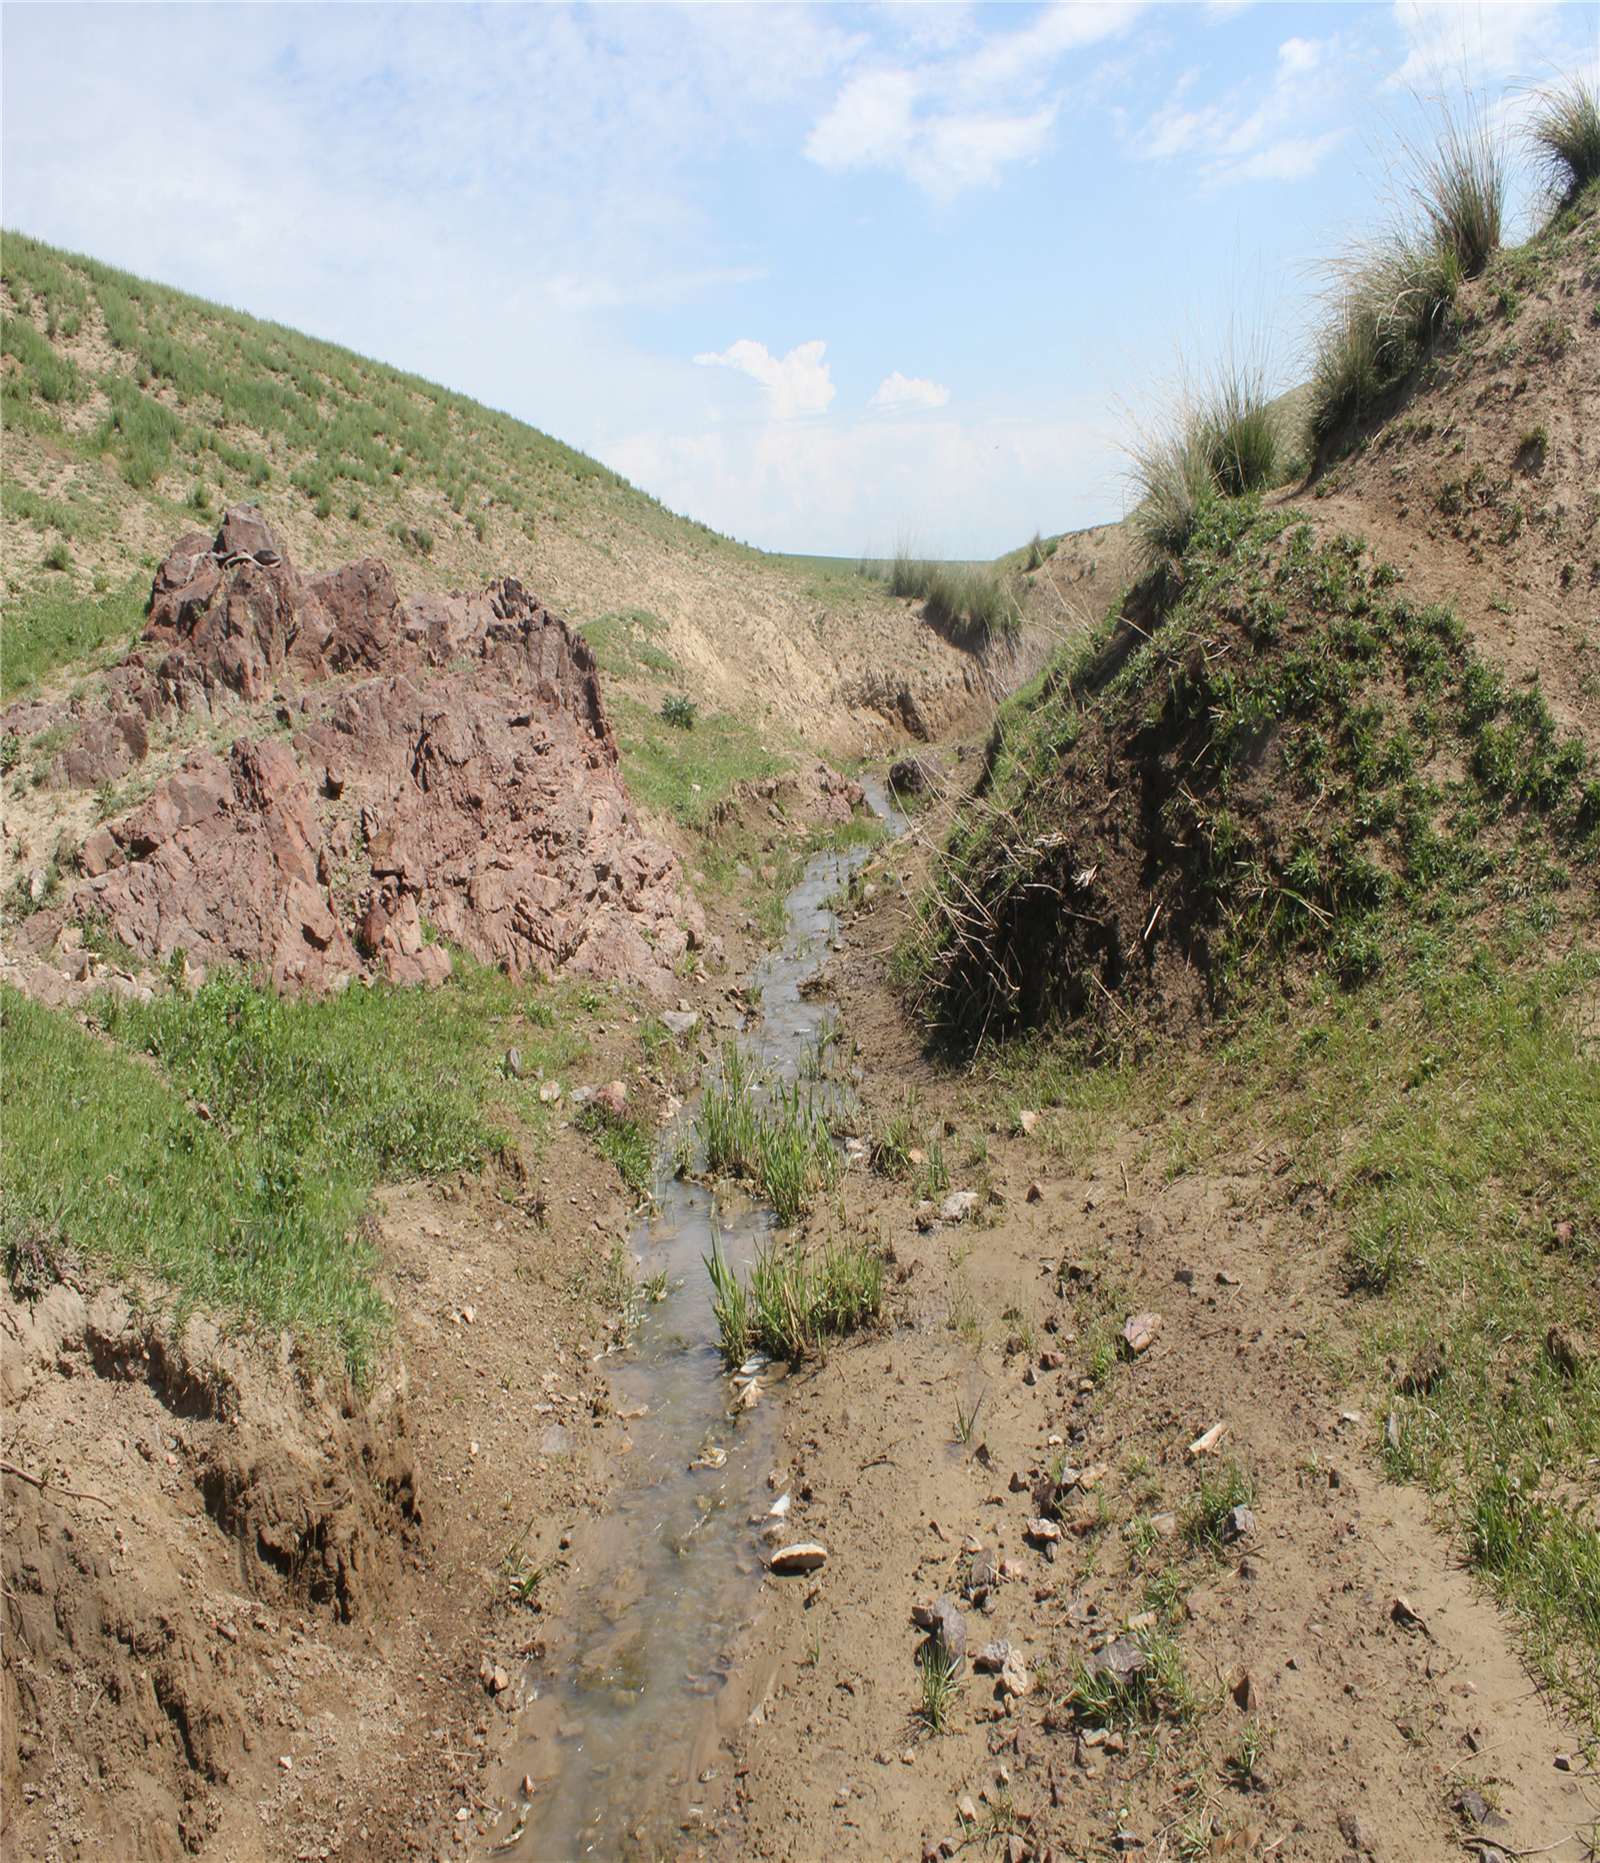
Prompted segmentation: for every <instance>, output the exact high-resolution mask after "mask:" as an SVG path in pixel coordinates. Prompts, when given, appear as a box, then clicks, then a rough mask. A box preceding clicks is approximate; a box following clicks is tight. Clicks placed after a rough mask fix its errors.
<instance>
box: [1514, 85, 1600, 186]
mask: <svg viewBox="0 0 1600 1863" xmlns="http://www.w3.org/2000/svg"><path fill="white" fill-rule="evenodd" d="M1527 141H1528V145H1529V148H1530V150H1531V152H1532V154H1533V157H1534V160H1535V161H1536V162H1537V163H1538V165H1539V167H1540V169H1541V170H1542V171H1543V174H1544V179H1545V183H1546V186H1547V187H1548V188H1549V191H1550V193H1551V195H1552V197H1553V198H1554V199H1555V201H1556V203H1557V205H1558V207H1570V206H1571V205H1572V203H1573V202H1574V201H1575V200H1576V199H1577V198H1578V196H1579V195H1580V194H1581V193H1582V192H1583V191H1584V189H1585V188H1586V187H1588V186H1589V185H1590V183H1591V182H1593V181H1600V90H1597V89H1596V87H1595V86H1594V84H1593V83H1591V82H1590V81H1589V80H1588V79H1587V78H1584V77H1583V76H1581V75H1580V74H1579V73H1577V72H1574V73H1572V75H1571V76H1569V77H1567V78H1564V79H1563V80H1562V81H1561V82H1560V83H1558V84H1552V85H1550V86H1548V87H1547V88H1546V89H1544V90H1541V91H1539V92H1538V93H1537V102H1536V104H1535V107H1534V111H1533V114H1532V116H1531V117H1530V119H1529V121H1528V126H1527Z"/></svg>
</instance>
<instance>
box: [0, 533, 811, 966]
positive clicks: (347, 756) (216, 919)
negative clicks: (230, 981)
mask: <svg viewBox="0 0 1600 1863" xmlns="http://www.w3.org/2000/svg"><path fill="white" fill-rule="evenodd" d="M74 703H75V705H76V706H77V707H78V708H79V709H78V710H77V711H76V712H66V711H64V714H63V720H52V722H60V721H64V719H65V717H69V716H70V717H74V718H79V719H81V723H80V726H79V729H78V732H77V735H76V737H75V738H74V739H73V740H72V741H71V743H69V745H68V747H67V749H66V750H65V751H64V752H63V753H62V755H61V757H60V758H59V759H58V760H57V765H56V768H55V770H54V771H53V772H52V780H55V781H57V782H59V783H60V784H62V785H65V786H76V787H84V786H89V785H98V784H100V783H103V782H105V781H108V780H111V778H113V777H114V776H117V775H120V774H122V773H123V772H124V771H125V770H126V769H128V768H130V767H132V765H133V764H134V763H137V762H138V761H140V760H141V759H142V758H143V757H144V756H145V755H146V754H147V751H148V746H149V733H148V724H149V722H150V721H154V720H161V719H166V718H170V717H172V716H174V715H176V714H177V713H180V712H192V711H200V712H203V713H206V714H210V715H213V716H214V715H217V714H219V713H226V712H227V711H229V710H236V711H238V712H239V714H240V725H241V730H240V734H239V735H238V737H237V739H236V741H235V742H234V743H233V746H232V749H231V751H230V752H229V753H228V754H227V755H226V756H220V755H217V754H214V753H212V752H210V751H205V752H201V753H198V754H196V755H194V756H192V757H190V758H189V760H188V761H187V762H186V763H185V764H184V765H183V766H182V767H181V768H180V769H178V770H176V771H174V772H173V773H172V774H170V775H168V776H166V777H165V778H164V779H163V780H162V781H161V782H160V783H158V784H157V785H156V787H155V789H154V791H153V792H152V794H151V795H150V797H149V799H148V801H146V802H145V803H144V804H143V805H142V806H141V807H139V808H137V809H135V810H134V811H133V812H132V813H131V814H129V815H126V816H124V817H123V818H121V819H120V820H117V821H113V822H110V823H108V824H107V825H106V826H104V827H102V828H99V829H97V830H96V831H95V832H94V833H93V834H92V835H91V836H90V837H89V839H88V841H87V842H86V843H85V844H84V847H83V850H82V863H81V864H82V869H83V876H84V877H83V878H82V879H81V881H80V882H79V883H78V884H77V885H76V886H75V887H74V888H73V889H72V890H71V892H70V893H69V894H68V896H67V898H66V900H65V902H64V904H63V905H62V906H61V907H59V908H56V909H54V910H52V911H51V912H48V913H43V914H40V915H39V921H40V922H39V923H38V924H35V923H34V922H33V921H30V922H29V925H28V927H27V932H28V937H29V940H30V942H32V941H36V940H39V939H41V938H48V937H51V936H53V935H54V931H55V929H57V928H58V927H59V924H60V923H61V922H62V921H63V920H64V919H69V918H81V917H84V916H85V915H88V914H93V915H96V916H97V917H98V918H99V919H101V920H103V921H104V922H105V924H106V925H107V926H108V928H109V930H110V931H111V932H112V934H113V935H114V936H116V937H117V938H119V939H120V940H121V941H122V943H123V944H125V945H126V946H128V947H129V949H130V950H132V951H133V952H135V953H137V954H138V955H140V956H142V957H144V958H146V959H148V960H165V959H167V958H170V957H171V956H173V954H174V953H178V952H181V953H183V954H184V956H185V957H186V959H187V960H188V961H189V962H190V964H191V966H198V967H200V968H202V969H203V968H209V967H211V966H213V965H215V964H219V963H237V964H242V965H244V966H246V967H248V968H251V969H254V970H256V971H258V972H259V973H261V974H262V975H263V976H266V977H270V979H271V981H272V982H273V984H274V985H275V986H276V987H277V988H279V989H283V990H296V989H312V990H325V989H330V988H336V987H339V986H340V985H341V984H342V983H344V982H347V981H348V980H349V979H350V978H351V977H353V976H355V975H356V974H357V973H358V972H360V971H362V970H364V969H371V970H375V971H377V972H378V973H380V974H382V975H385V976H387V977H389V978H391V979H393V980H395V981H399V982H406V983H434V982H438V981H439V980H441V979H442V978H443V977H444V976H445V975H447V974H448V972H449V969H450V959H449V956H448V953H447V951H446V949H445V947H444V945H443V944H442V943H439V942H436V941H434V940H432V939H430V937H429V928H430V927H431V928H432V930H433V931H434V932H436V933H437V934H438V936H439V937H440V938H442V939H446V940H449V941H451V942H453V943H456V944H458V945H460V946H462V947H463V948H465V949H466V950H468V951H470V952H471V953H472V954H473V955H474V956H476V957H478V958H481V959H482V960H484V961H485V962H490V963H496V964H501V965H504V966H505V967H507V968H508V969H510V970H511V971H512V972H513V973H519V974H520V973H525V972H537V973H542V974H546V975H548V974H551V973H553V972H555V971H557V970H562V969H572V970H578V971H583V972H587V973H590V974H593V975H596V976H602V977H623V978H629V979H632V980H635V981H638V982H642V983H643V984H645V985H646V987H648V988H651V989H652V990H654V991H656V992H657V993H659V994H662V995H665V994H666V993H667V992H668V991H669V990H670V989H672V988H673V976H672V968H673V966H674V964H675V963H676V962H677V960H678V959H679V958H680V957H681V956H682V955H683V953H684V951H685V949H686V948H688V947H689V946H690V945H691V944H697V943H698V942H699V940H700V938H701V935H702V932H703V920H702V918H701V914H700V911H699V908H698V906H696V905H695V903H694V902H693V900H692V899H690V898H688V897H687V896H686V895H685V894H684V892H683V891H682V886H681V878H682V876H681V873H680V871H679V867H678V862H677V858H676V856H675V855H674V854H673V853H672V851H671V850H670V849H669V848H667V847H665V846H663V845H662V844H661V843H659V842H657V841H654V840H652V839H650V838H649V837H648V836H647V835H645V834H644V832H643V831H642V829H641V827H640V825H639V823H638V820H637V817H636V816H635V814H634V810H633V807H632V804H631V802H630V800H629V798H628V795H627V791H626V789H625V788H624V786H623V782H622V777H621V772H620V768H619V762H618V754H617V744H616V739H615V737H614V735H613V733H612V730H611V726H610V723H609V720H608V719H607V717H606V712H605V706H604V703H603V700H602V696H601V691H600V683H599V678H598V675H597V671H596V667H595V662H594V658H593V655H592V654H591V653H590V651H589V648H588V647H587V645H586V644H585V643H584V642H583V640H582V639H581V638H580V637H579V636H577V635H575V634H573V633H572V632H571V630H570V629H569V628H568V627H567V626H566V624H565V622H563V621H561V620H560V619H558V618H557V617H556V616H555V615H552V614H551V613H550V612H549V610H548V609H546V608H544V607H543V606H542V605H541V604H540V603H539V602H538V601H537V600H536V599H535V598H534V597H533V596H532V595H531V594H529V592H528V591H527V590H526V589H524V588H523V586H522V585H521V584H520V583H519V582H516V581H514V580H512V579H510V578H506V579H504V580H502V581H499V582H496V583H494V584H493V585H491V586H490V587H489V588H487V589H484V590H482V591H480V592H478V593H474V594H451V595H425V596H416V597H412V598H410V599H408V600H402V599H401V597H400V596H399V594H398V592H397V590H396V588H395V585H394V580H393V578H392V576H391V575H390V573H389V571H388V569H387V568H386V567H385V565H384V564H383V563H381V562H378V561H376V560H374V559H368V560H366V561H364V562H360V563H354V564H350V565H347V566H346V567H344V568H342V569H336V570H333V571H331V572H329V573H327V574H325V575H317V576H307V577H303V576H302V575H301V574H300V573H299V572H298V571H297V570H296V568H295V566H294V565H293V564H292V563H291V562H290V561H289V559H288V557H287V555H286V554H285V553H284V551H283V550H282V549H281V547H280V546H279V544H278V542H277V540H276V539H275V537H274V536H273V534H272V532H271V531H270V530H269V529H268V527H267V526H266V524H265V522H264V521H263V520H262V518H261V515H260V513H259V512H257V511H255V510H254V509H253V508H251V507H247V506H246V507H238V508H236V509H234V510H232V511H230V512H229V513H228V515H227V517H226V518H225V519H224V521H223V525H222V528H221V529H220V530H219V532H218V533H217V535H216V537H215V538H214V539H212V540H210V541H209V542H208V540H207V539H206V538H204V537H202V536H200V535H198V534H192V535H189V536H186V537H184V538H182V539H181V540H180V541H179V543H178V544H177V545H176V546H175V547H174V549H173V550H172V551H171V552H170V553H169V554H168V556H167V558H166V560H165V561H164V562H163V563H162V565H161V567H160V569H159V570H158V571H157V572H156V577H155V583H154V587H153V589H152V592H151V605H150V620H149V624H148V626H147V628H146V630H145V634H144V637H143V641H142V643H141V645H140V647H139V648H138V649H136V650H135V652H134V653H132V654H130V655H129V656H128V658H127V660H125V661H124V662H123V664H122V665H121V666H120V667H117V668H115V669H113V671H112V673H111V675H110V676H109V679H108V680H107V682H106V689H105V692H104V694H103V695H102V696H101V698H100V702H99V709H98V712H97V713H95V714H94V715H85V714H84V712H83V711H82V705H83V701H82V700H79V701H75V702H74ZM34 709H35V710H37V709H38V708H37V707H35V708H34ZM0 722H3V721H0ZM30 722H31V723H33V725H34V728H35V729H37V728H39V727H38V725H37V722H36V721H34V720H32V719H30ZM263 727H267V728H268V734H266V735H263ZM837 800H838V801H839V802H841V803H842V800H843V799H842V798H838V799H837Z"/></svg>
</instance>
